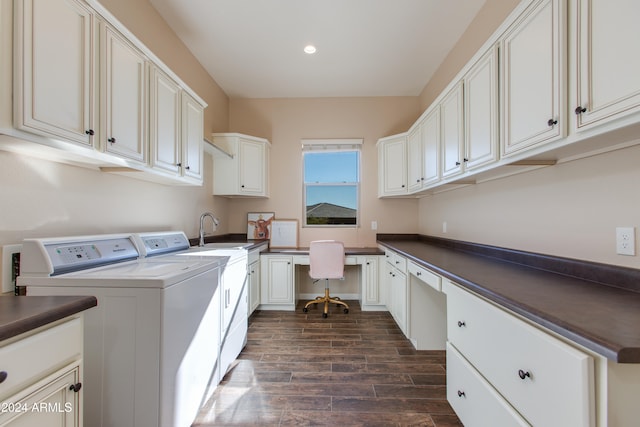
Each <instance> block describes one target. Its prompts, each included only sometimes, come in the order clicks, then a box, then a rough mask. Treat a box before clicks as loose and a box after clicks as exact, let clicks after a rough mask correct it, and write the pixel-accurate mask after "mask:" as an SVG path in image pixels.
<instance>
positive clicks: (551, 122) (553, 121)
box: [547, 119, 558, 126]
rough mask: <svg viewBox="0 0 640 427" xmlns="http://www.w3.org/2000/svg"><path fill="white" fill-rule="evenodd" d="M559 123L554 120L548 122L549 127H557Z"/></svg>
mask: <svg viewBox="0 0 640 427" xmlns="http://www.w3.org/2000/svg"><path fill="white" fill-rule="evenodd" d="M557 124H558V121H557V120H554V119H549V121H548V122H547V125H549V126H553V125H557Z"/></svg>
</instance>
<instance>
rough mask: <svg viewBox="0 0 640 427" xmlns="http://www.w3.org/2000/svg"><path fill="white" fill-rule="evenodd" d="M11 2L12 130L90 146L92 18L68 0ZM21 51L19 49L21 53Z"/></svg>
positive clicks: (91, 127)
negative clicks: (13, 60)
mask: <svg viewBox="0 0 640 427" xmlns="http://www.w3.org/2000/svg"><path fill="white" fill-rule="evenodd" d="M15 4H16V12H17V13H16V16H17V20H16V41H17V44H16V46H17V52H21V53H18V55H16V65H17V67H16V75H15V83H16V87H15V91H14V97H15V98H14V102H15V103H16V108H15V111H16V117H15V123H14V125H15V126H16V127H17V128H20V129H23V130H26V131H29V132H36V133H40V134H44V135H53V136H57V137H62V138H64V139H66V140H69V141H73V142H76V143H79V144H82V145H85V146H92V145H93V138H91V134H93V132H94V127H95V126H94V114H95V104H94V103H95V83H96V80H95V74H94V66H93V64H94V54H95V48H94V17H93V15H92V13H91V12H90V11H89V10H88V9H87V8H85V7H84V6H83V5H81V4H80V3H79V2H76V1H73V0H67V1H65V0H25V1H20V2H15ZM20 47H22V49H20Z"/></svg>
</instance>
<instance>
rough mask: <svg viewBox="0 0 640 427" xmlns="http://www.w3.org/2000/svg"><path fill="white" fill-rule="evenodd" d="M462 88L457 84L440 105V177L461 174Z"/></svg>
mask: <svg viewBox="0 0 640 427" xmlns="http://www.w3.org/2000/svg"><path fill="white" fill-rule="evenodd" d="M463 102H464V100H463V86H462V82H460V83H458V84H457V85H456V86H455V87H454V88H453V89H452V90H451V91H450V92H449V93H448V94H447V96H445V98H444V99H443V100H442V102H441V104H440V114H441V118H440V120H441V125H442V176H443V177H449V176H453V175H458V174H460V173H462V156H463V153H464V127H463V114H464V110H463Z"/></svg>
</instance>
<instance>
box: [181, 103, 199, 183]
mask: <svg viewBox="0 0 640 427" xmlns="http://www.w3.org/2000/svg"><path fill="white" fill-rule="evenodd" d="M203 120H204V111H203V109H202V106H201V105H200V104H199V103H198V102H197V101H196V100H195V99H193V98H192V97H191V96H189V94H187V93H186V92H182V162H181V163H182V168H183V175H184V176H187V177H190V178H195V179H197V180H200V181H201V180H202V165H203V158H202V156H203V154H202V151H203V147H202V144H203V138H204V137H203V126H204V125H203Z"/></svg>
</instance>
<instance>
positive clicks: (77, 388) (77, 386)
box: [69, 383, 82, 393]
mask: <svg viewBox="0 0 640 427" xmlns="http://www.w3.org/2000/svg"><path fill="white" fill-rule="evenodd" d="M81 388H82V383H76V384H71V385H70V386H69V390H73V391H74V392H75V393H77V392H79V391H80V389H81Z"/></svg>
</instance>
